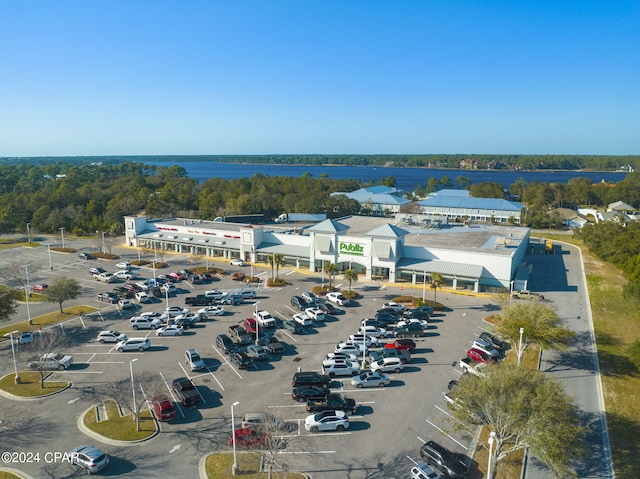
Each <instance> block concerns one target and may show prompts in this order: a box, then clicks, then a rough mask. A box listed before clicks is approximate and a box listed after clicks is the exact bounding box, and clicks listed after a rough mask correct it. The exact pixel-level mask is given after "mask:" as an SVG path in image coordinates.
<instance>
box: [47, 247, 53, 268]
mask: <svg viewBox="0 0 640 479" xmlns="http://www.w3.org/2000/svg"><path fill="white" fill-rule="evenodd" d="M47 253H49V269H53V263H52V262H51V243H47Z"/></svg>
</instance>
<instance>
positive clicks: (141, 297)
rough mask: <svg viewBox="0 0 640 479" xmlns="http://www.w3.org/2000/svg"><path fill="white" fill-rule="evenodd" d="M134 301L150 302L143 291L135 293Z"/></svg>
mask: <svg viewBox="0 0 640 479" xmlns="http://www.w3.org/2000/svg"><path fill="white" fill-rule="evenodd" d="M136 299H137V300H138V303H148V302H149V301H151V298H150V297H149V295H148V294H147V293H145V292H144V291H138V292H137V293H136Z"/></svg>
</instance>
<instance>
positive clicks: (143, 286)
mask: <svg viewBox="0 0 640 479" xmlns="http://www.w3.org/2000/svg"><path fill="white" fill-rule="evenodd" d="M136 286H137V287H138V288H140V289H141V290H142V291H147V290H148V289H149V285H148V284H147V283H146V282H145V281H138V282H137V283H136Z"/></svg>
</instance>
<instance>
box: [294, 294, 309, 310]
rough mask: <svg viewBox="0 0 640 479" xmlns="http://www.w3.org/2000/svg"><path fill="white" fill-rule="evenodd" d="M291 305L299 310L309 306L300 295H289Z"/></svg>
mask: <svg viewBox="0 0 640 479" xmlns="http://www.w3.org/2000/svg"><path fill="white" fill-rule="evenodd" d="M291 306H293V307H294V308H296V309H298V310H299V311H304V310H305V309H307V308H308V307H309V303H307V301H306V300H305V299H304V298H303V297H302V296H291Z"/></svg>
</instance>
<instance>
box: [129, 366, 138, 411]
mask: <svg viewBox="0 0 640 479" xmlns="http://www.w3.org/2000/svg"><path fill="white" fill-rule="evenodd" d="M137 360H138V358H135V359H131V360H129V371H131V392H132V393H133V404H132V406H133V415H134V417H135V415H136V414H137V412H138V411H137V409H138V408H137V406H136V384H135V382H134V381H133V363H135V362H136V361H137Z"/></svg>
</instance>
